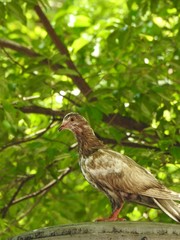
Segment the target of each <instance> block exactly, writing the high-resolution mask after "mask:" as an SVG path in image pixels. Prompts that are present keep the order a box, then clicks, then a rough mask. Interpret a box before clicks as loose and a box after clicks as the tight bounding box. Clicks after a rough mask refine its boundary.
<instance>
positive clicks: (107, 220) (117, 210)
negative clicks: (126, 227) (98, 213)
mask: <svg viewBox="0 0 180 240" xmlns="http://www.w3.org/2000/svg"><path fill="white" fill-rule="evenodd" d="M121 208H122V206H121V207H120V208H118V209H116V210H115V211H114V212H113V213H112V215H111V216H110V217H108V218H99V219H97V220H96V221H97V222H115V221H121V222H122V221H126V219H125V218H118V215H119V213H120V211H121Z"/></svg>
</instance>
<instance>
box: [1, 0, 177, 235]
mask: <svg viewBox="0 0 180 240" xmlns="http://www.w3.org/2000/svg"><path fill="white" fill-rule="evenodd" d="M0 16H1V18H0V23H1V24H0V84H1V87H0V128H1V131H0V139H1V140H0V161H1V167H0V180H1V181H0V214H1V218H0V235H1V239H7V237H9V236H14V235H16V234H19V233H21V232H24V231H29V230H33V229H37V228H42V227H46V226H52V225H60V224H69V223H77V222H84V221H94V220H95V219H96V218H99V217H106V216H108V215H109V214H110V212H111V208H110V204H109V202H108V199H106V197H105V196H104V195H103V194H102V193H100V192H97V190H95V189H93V188H92V187H91V186H90V185H89V184H88V183H87V182H86V181H85V179H84V178H83V176H82V174H81V172H80V169H79V166H78V154H77V148H76V146H75V143H76V140H75V138H74V137H73V135H72V133H71V132H68V131H63V132H58V131H57V128H58V126H59V124H60V122H61V121H62V118H63V116H64V115H65V114H66V113H68V112H71V111H76V112H79V113H80V114H82V115H83V116H85V117H86V118H87V119H88V120H89V122H90V124H91V126H92V127H93V129H94V130H95V133H96V134H97V135H98V137H99V138H101V139H102V140H103V141H104V142H105V143H106V144H108V145H109V147H110V148H112V149H114V150H116V151H119V152H121V153H124V154H126V155H128V156H129V157H131V158H133V159H134V160H135V161H136V162H137V163H139V164H140V165H142V166H144V167H146V168H147V169H149V170H150V171H151V172H152V173H153V174H154V175H155V176H156V177H157V178H158V179H159V180H160V181H162V182H163V183H164V184H165V185H166V186H167V187H168V188H170V189H172V190H175V191H180V160H179V159H180V135H179V126H180V114H179V110H180V65H179V62H180V59H179V58H180V41H179V39H180V31H179V29H180V1H179V0H174V1H170V0H162V1H161V0H157V1H154V0H149V1H148V0H139V1H138V0H119V1H117V0H107V1H102V0H101V1H99V0H66V1H65V0H64V1H55V0H51V1H50V0H49V1H48V0H46V1H44V0H43V1H36V0H28V1H22V0H16V1H15V0H6V1H5V0H4V1H0ZM121 216H123V217H125V218H126V219H127V220H130V221H156V222H160V221H161V222H169V223H173V220H171V219H170V218H169V217H167V216H166V215H165V214H164V213H162V212H161V211H159V210H155V209H149V208H146V207H143V206H140V205H135V204H126V205H125V206H124V208H123V210H122V212H121Z"/></svg>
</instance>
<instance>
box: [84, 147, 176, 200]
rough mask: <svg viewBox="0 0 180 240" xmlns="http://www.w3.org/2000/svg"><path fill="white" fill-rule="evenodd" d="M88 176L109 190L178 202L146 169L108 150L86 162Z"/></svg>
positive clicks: (100, 152) (174, 195)
mask: <svg viewBox="0 0 180 240" xmlns="http://www.w3.org/2000/svg"><path fill="white" fill-rule="evenodd" d="M86 166H87V171H88V172H89V174H90V175H91V176H92V177H93V178H94V179H95V181H97V182H98V183H99V184H101V185H102V186H106V187H107V188H108V189H110V190H116V191H121V192H124V193H134V194H140V195H144V196H149V197H153V198H161V199H162V198H163V199H172V200H180V194H179V193H176V192H173V191H170V190H168V189H167V188H166V187H165V186H163V185H162V184H161V183H160V182H158V180H157V179H156V178H155V177H154V176H153V175H152V174H151V173H150V172H148V171H147V170H146V169H144V168H143V167H141V166H140V165H138V164H137V163H136V162H135V161H133V160H132V159H131V158H129V157H127V156H125V155H122V154H120V153H118V152H115V151H112V150H109V149H105V148H103V149H99V150H98V151H96V152H95V153H93V155H92V156H91V157H90V158H89V160H88V161H87V162H86Z"/></svg>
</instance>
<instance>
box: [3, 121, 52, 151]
mask: <svg viewBox="0 0 180 240" xmlns="http://www.w3.org/2000/svg"><path fill="white" fill-rule="evenodd" d="M53 123H54V119H53V120H52V122H51V123H50V124H49V125H48V126H47V128H45V129H42V130H40V131H38V133H36V135H35V136H33V137H28V138H23V139H20V140H17V141H13V142H10V143H7V144H6V145H4V146H2V147H1V148H0V152H2V151H3V150H5V149H7V148H9V147H12V146H15V145H20V144H22V143H26V142H30V141H33V140H36V139H38V138H40V137H41V136H42V135H43V134H44V133H46V132H47V131H48V130H49V129H50V128H51V126H52V124H53Z"/></svg>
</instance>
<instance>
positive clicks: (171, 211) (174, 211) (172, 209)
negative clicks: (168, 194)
mask: <svg viewBox="0 0 180 240" xmlns="http://www.w3.org/2000/svg"><path fill="white" fill-rule="evenodd" d="M153 200H154V202H155V203H156V204H157V205H158V207H159V208H160V209H161V210H162V211H163V212H165V213H166V214H167V215H168V216H169V217H170V218H172V219H173V220H175V221H176V222H179V223H180V207H179V206H178V204H176V202H174V201H172V200H169V199H158V198H153Z"/></svg>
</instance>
